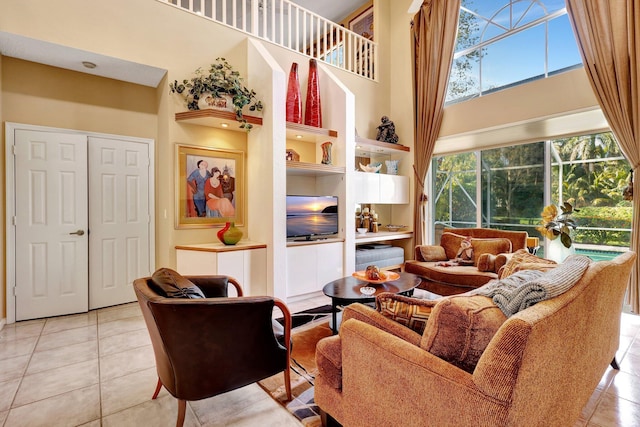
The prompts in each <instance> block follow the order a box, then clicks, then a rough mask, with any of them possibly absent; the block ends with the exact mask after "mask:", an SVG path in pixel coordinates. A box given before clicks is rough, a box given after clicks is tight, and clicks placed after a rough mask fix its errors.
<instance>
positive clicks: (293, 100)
mask: <svg viewBox="0 0 640 427" xmlns="http://www.w3.org/2000/svg"><path fill="white" fill-rule="evenodd" d="M287 121H288V122H292V123H302V96H301V95H300V80H298V63H297V62H294V63H293V64H291V71H289V85H288V87H287Z"/></svg>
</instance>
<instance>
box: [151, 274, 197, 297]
mask: <svg viewBox="0 0 640 427" xmlns="http://www.w3.org/2000/svg"><path fill="white" fill-rule="evenodd" d="M151 282H152V283H153V284H154V285H156V287H157V288H158V289H159V290H160V292H158V293H159V294H161V295H162V294H164V296H166V297H168V298H192V299H193V298H205V296H204V294H203V293H202V290H200V288H199V287H197V286H196V285H194V284H193V282H191V281H190V280H189V279H187V278H186V277H184V276H181V275H180V273H178V272H177V271H174V270H171V269H170V268H159V269H158V270H156V271H155V273H153V275H152V276H151Z"/></svg>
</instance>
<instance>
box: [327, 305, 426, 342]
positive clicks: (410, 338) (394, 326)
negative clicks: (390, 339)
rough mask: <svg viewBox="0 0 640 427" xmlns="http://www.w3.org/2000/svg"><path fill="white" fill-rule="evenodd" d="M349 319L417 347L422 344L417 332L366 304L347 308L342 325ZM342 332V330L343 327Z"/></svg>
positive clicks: (343, 313)
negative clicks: (373, 327)
mask: <svg viewBox="0 0 640 427" xmlns="http://www.w3.org/2000/svg"><path fill="white" fill-rule="evenodd" d="M349 319H357V320H359V321H361V322H364V323H366V324H368V325H371V326H375V327H376V328H378V329H380V330H383V331H385V332H388V333H390V334H393V335H395V336H396V337H398V338H401V339H403V340H404V341H407V342H408V343H411V344H413V345H416V346H417V345H419V344H420V340H421V339H422V336H421V335H420V334H418V333H417V332H415V331H413V330H411V329H409V328H407V327H406V326H403V325H401V324H400V323H398V322H396V321H395V320H391V319H389V318H388V317H385V316H383V315H382V314H380V313H379V312H377V311H376V310H374V309H373V308H371V307H368V306H366V305H364V304H360V303H355V304H350V305H348V306H347V307H345V309H344V311H343V312H342V323H344V322H346V321H347V320H349ZM340 330H342V327H341V328H340Z"/></svg>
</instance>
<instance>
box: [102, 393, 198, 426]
mask: <svg viewBox="0 0 640 427" xmlns="http://www.w3.org/2000/svg"><path fill="white" fill-rule="evenodd" d="M177 416H178V402H177V400H176V399H174V398H173V397H172V396H164V397H162V398H158V399H156V400H149V401H147V402H144V403H142V404H140V405H136V406H134V407H133V408H129V409H125V410H124V411H120V412H117V413H115V414H111V415H107V416H105V417H103V418H102V427H139V426H154V427H173V426H175V425H176V418H177ZM184 426H185V427H200V423H199V422H198V420H197V419H196V417H195V415H194V414H193V411H192V410H191V408H190V407H189V404H187V413H186V416H185V421H184Z"/></svg>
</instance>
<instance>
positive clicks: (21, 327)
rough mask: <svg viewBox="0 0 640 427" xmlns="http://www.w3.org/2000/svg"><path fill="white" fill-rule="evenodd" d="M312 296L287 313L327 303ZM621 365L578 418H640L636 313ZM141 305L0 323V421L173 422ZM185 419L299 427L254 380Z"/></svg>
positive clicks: (625, 333) (626, 328)
mask: <svg viewBox="0 0 640 427" xmlns="http://www.w3.org/2000/svg"><path fill="white" fill-rule="evenodd" d="M328 302H329V300H328V299H327V298H326V297H324V296H321V297H318V298H314V299H310V300H305V301H302V302H299V303H293V304H289V307H290V309H291V311H292V312H296V311H302V310H305V309H308V308H312V307H317V306H319V305H323V304H327V303H328ZM617 358H618V361H619V363H620V371H614V370H612V369H611V368H609V369H608V370H607V372H606V373H605V375H604V376H603V378H602V381H601V382H600V385H599V386H598V388H597V389H596V391H595V392H594V393H593V396H592V398H591V400H590V401H589V403H588V404H587V406H586V407H585V410H584V411H583V415H582V417H581V419H580V420H579V421H578V422H577V423H576V426H590V427H596V426H600V427H606V426H638V425H640V317H638V316H634V315H631V314H623V315H622V332H621V337H620V350H619V352H618V356H617ZM156 380H157V377H156V372H155V367H154V357H153V351H152V349H151V344H150V341H149V336H148V334H147V330H146V326H145V324H144V321H143V319H142V316H141V314H140V310H139V308H138V305H137V303H131V304H125V305H121V306H116V307H109V308H105V309H100V310H96V311H91V312H89V313H84V314H76V315H70V316H61V317H54V318H48V319H40V320H32V321H26V322H18V323H15V324H12V325H6V326H5V327H4V328H3V329H2V330H1V331H0V425H2V426H5V427H14V426H91V427H93V426H101V425H102V426H118V427H122V426H173V425H175V420H176V414H177V402H176V400H175V399H174V398H173V397H172V396H170V395H169V394H168V393H167V391H166V390H164V389H163V391H162V392H161V393H160V396H159V397H158V399H157V400H151V395H152V393H153V389H154V387H155V384H156ZM187 408H188V409H187V416H186V421H185V425H186V426H261V427H262V426H278V427H280V426H285V427H286V426H300V425H301V424H300V423H299V422H298V421H297V420H296V419H295V418H294V417H293V416H292V415H291V414H289V412H288V411H287V410H285V409H284V408H283V407H281V406H280V405H279V404H278V403H276V402H275V401H274V400H272V399H271V398H270V397H269V396H268V395H267V393H266V392H264V391H263V390H262V389H261V388H260V387H259V386H258V385H256V384H252V385H250V386H247V387H244V388H241V389H238V390H235V391H231V392H229V393H226V394H223V395H220V396H216V397H213V398H210V399H205V400H201V401H198V402H190V403H189V404H188V405H187Z"/></svg>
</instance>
